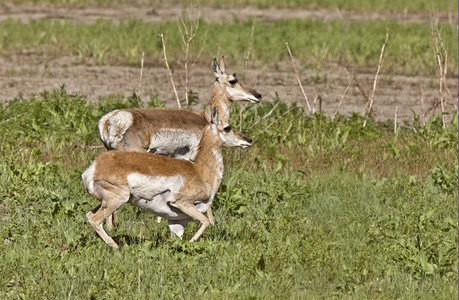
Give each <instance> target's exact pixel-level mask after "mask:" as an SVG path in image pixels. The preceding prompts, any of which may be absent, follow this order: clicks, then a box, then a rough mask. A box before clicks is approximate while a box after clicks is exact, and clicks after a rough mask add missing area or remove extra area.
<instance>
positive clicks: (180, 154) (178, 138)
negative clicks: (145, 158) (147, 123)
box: [149, 129, 201, 160]
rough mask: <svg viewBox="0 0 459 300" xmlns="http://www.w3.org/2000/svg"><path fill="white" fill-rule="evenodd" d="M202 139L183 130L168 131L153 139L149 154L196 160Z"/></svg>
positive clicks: (161, 132) (158, 133)
mask: <svg viewBox="0 0 459 300" xmlns="http://www.w3.org/2000/svg"><path fill="white" fill-rule="evenodd" d="M200 140H201V137H200V136H199V135H197V134H195V133H190V132H189V131H186V130H182V129H166V130H161V131H159V132H156V133H155V135H154V136H153V137H152V138H151V141H150V147H149V148H150V149H149V152H151V153H155V154H160V155H167V156H172V157H176V158H179V159H186V160H194V158H195V157H196V154H197V150H198V145H199V141H200Z"/></svg>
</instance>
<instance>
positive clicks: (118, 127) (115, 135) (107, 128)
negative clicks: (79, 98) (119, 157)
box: [98, 109, 134, 149]
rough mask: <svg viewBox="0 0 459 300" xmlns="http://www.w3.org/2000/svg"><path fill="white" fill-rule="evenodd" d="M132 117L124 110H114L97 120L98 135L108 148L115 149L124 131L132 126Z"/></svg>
mask: <svg viewBox="0 0 459 300" xmlns="http://www.w3.org/2000/svg"><path fill="white" fill-rule="evenodd" d="M133 121H134V117H133V116H132V114H131V113H130V112H128V111H125V110H119V109H117V110H114V111H111V112H109V113H107V114H106V115H104V116H103V117H102V118H101V119H100V120H99V126H98V127H99V135H100V139H101V140H102V142H103V143H104V144H105V145H106V146H108V147H109V148H110V149H117V148H118V144H119V143H120V142H121V141H122V139H123V137H124V134H125V133H126V131H127V130H128V129H129V128H130V127H131V126H132V123H133Z"/></svg>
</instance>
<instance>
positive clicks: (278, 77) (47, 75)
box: [0, 4, 458, 121]
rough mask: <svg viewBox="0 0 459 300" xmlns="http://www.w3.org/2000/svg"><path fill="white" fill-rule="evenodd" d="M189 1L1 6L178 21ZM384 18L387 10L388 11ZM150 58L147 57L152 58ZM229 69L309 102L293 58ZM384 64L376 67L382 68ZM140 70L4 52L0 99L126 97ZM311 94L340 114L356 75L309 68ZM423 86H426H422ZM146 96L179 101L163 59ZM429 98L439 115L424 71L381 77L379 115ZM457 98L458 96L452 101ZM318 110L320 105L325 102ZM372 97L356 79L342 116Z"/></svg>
mask: <svg viewBox="0 0 459 300" xmlns="http://www.w3.org/2000/svg"><path fill="white" fill-rule="evenodd" d="M199 9H200V11H201V16H203V17H204V19H206V20H208V21H223V20H225V21H230V19H231V18H234V16H235V15H236V16H237V17H238V18H239V19H241V18H251V17H257V18H262V19H267V20H269V19H270V18H272V19H273V20H274V19H281V18H286V17H298V18H304V17H311V16H312V17H316V18H322V19H327V18H348V19H349V20H352V19H355V18H360V19H364V18H380V17H381V16H380V15H378V14H367V15H362V16H358V15H356V14H352V13H346V12H339V11H335V12H330V11H322V10H317V11H307V10H304V11H303V10H298V9H297V10H291V9H283V10H282V9H281V10H279V9H256V8H244V9H237V10H236V9H229V10H224V9H218V8H212V7H204V8H203V7H200V8H199ZM183 10H184V7H181V6H180V5H178V6H177V5H167V4H161V5H158V6H155V7H145V6H142V5H139V4H138V5H134V6H126V5H125V6H115V7H113V8H110V7H99V8H94V7H80V8H76V9H71V10H69V9H66V8H65V7H64V8H63V7H52V8H50V7H49V6H36V5H19V6H17V5H6V4H3V5H0V21H2V20H5V19H6V18H8V17H12V18H18V19H21V20H23V21H27V20H30V19H39V18H57V19H66V20H73V21H76V22H90V21H93V20H95V19H96V18H100V17H102V18H109V19H112V20H115V21H116V20H120V19H122V18H134V17H135V18H142V19H145V20H147V21H160V20H164V19H167V18H169V19H173V20H176V19H177V17H178V16H179V15H180V13H181V12H182V11H183ZM383 17H384V16H383ZM392 17H395V18H401V20H407V21H410V22H417V21H422V20H426V21H427V22H428V19H426V18H425V16H421V15H414V16H413V15H409V16H397V15H396V14H394V15H392ZM146 59H147V58H146ZM205 59H206V58H201V62H200V63H199V64H198V65H196V66H195V67H194V68H193V69H192V70H191V80H190V84H189V86H190V87H191V90H192V91H194V92H196V93H198V95H199V102H200V103H199V104H197V105H196V106H195V109H200V108H201V105H202V104H204V103H206V101H207V99H209V96H210V91H211V87H212V84H213V81H214V79H213V75H212V73H211V71H210V62H211V58H210V57H209V58H208V63H206V62H205ZM227 65H228V67H227V68H228V70H229V71H231V72H237V73H238V75H239V77H242V79H243V81H244V82H246V83H247V84H248V85H250V86H252V87H254V88H255V89H256V90H257V91H259V92H260V93H261V94H262V95H263V99H264V101H272V100H274V99H275V98H276V97H277V96H278V97H279V98H280V100H281V101H285V102H297V103H298V104H299V105H301V106H303V107H306V105H305V100H304V97H303V94H302V92H301V90H300V88H299V86H298V83H297V80H296V77H295V74H294V72H293V70H292V68H291V65H290V63H289V62H278V63H277V64H275V65H274V64H273V65H265V66H262V65H256V63H253V64H251V65H249V67H248V69H247V70H243V69H242V62H231V61H230V62H227ZM375 69H376V67H375ZM139 74H140V68H139V67H136V66H125V65H104V66H99V65H96V64H93V63H91V62H90V60H89V59H86V58H85V59H82V58H81V57H66V56H63V57H58V58H49V57H43V56H35V55H25V54H20V55H16V56H13V57H7V58H5V57H3V58H0V101H5V100H9V99H13V98H14V97H16V96H17V95H18V94H22V95H24V96H25V97H29V96H30V95H32V94H38V93H40V92H42V91H44V90H53V89H59V88H60V87H61V86H62V85H65V88H66V90H67V91H68V92H69V93H71V94H80V95H84V96H85V97H87V99H88V100H89V101H97V100H98V99H99V98H100V97H105V96H108V95H112V94H119V95H123V96H129V95H131V94H132V93H133V92H134V90H135V89H136V88H137V87H138V83H139ZM300 78H301V81H302V83H303V87H304V89H305V92H306V95H307V96H308V99H309V101H310V103H311V104H312V102H313V100H314V98H315V97H316V96H320V99H321V100H322V103H321V104H322V110H324V111H325V112H326V113H328V114H333V113H334V112H335V111H336V110H337V106H338V103H339V101H340V99H341V98H342V97H343V93H344V91H345V90H346V87H347V85H348V84H349V82H350V79H351V76H350V74H349V73H348V72H347V71H346V69H344V68H343V67H339V66H336V65H328V66H325V67H324V68H323V69H322V70H321V71H320V72H319V73H317V72H315V71H310V70H304V71H302V72H301V73H300ZM174 79H175V81H176V84H177V87H178V89H179V92H180V93H181V98H184V94H183V93H184V88H183V86H184V71H183V69H181V68H175V69H174ZM357 79H358V81H359V83H360V85H361V86H362V87H363V88H364V89H365V92H366V93H367V94H369V93H370V90H371V88H372V86H373V80H374V73H366V74H357ZM421 87H422V92H421ZM448 87H449V88H450V91H451V94H452V95H451V96H452V98H451V99H450V100H449V102H448V103H447V105H446V108H447V111H449V112H454V111H457V102H456V99H457V94H458V93H457V82H456V79H455V78H451V79H449V80H448ZM141 94H142V96H143V98H144V99H145V100H147V99H148V96H149V95H154V94H158V96H159V99H160V100H161V101H163V102H165V103H166V105H167V106H168V107H176V106H177V104H176V100H175V96H174V94H173V90H172V88H171V84H170V81H169V76H168V73H167V70H166V68H165V67H163V63H162V62H154V64H151V63H150V65H149V66H147V67H145V69H144V74H143V79H142V89H141ZM421 96H422V98H423V103H424V111H425V112H426V116H427V117H429V116H431V115H432V114H433V113H438V112H439V111H440V107H439V106H438V103H439V101H438V99H439V96H438V79H437V78H434V77H422V76H411V77H408V76H398V75H397V76H395V75H390V74H383V75H382V76H381V80H380V81H379V83H378V86H377V89H376V93H375V102H374V105H373V109H374V111H375V114H376V116H377V118H378V119H379V120H386V119H393V118H394V114H395V109H396V107H397V109H398V119H399V120H408V121H409V120H412V119H413V113H412V111H414V112H416V113H417V114H420V113H421V111H422V109H421ZM452 99H454V100H452ZM317 108H318V107H317ZM363 111H364V100H363V96H362V94H361V92H360V91H359V90H358V88H357V87H356V86H355V84H354V83H352V84H351V86H350V88H349V90H348V91H347V93H346V94H345V95H344V97H343V101H342V104H341V106H340V108H339V112H340V113H341V114H347V113H350V112H357V113H362V112H363Z"/></svg>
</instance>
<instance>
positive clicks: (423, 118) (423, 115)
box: [419, 83, 426, 126]
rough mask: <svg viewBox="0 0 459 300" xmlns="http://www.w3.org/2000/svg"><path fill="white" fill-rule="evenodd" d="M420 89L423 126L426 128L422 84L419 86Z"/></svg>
mask: <svg viewBox="0 0 459 300" xmlns="http://www.w3.org/2000/svg"><path fill="white" fill-rule="evenodd" d="M419 88H420V89H421V126H425V125H426V120H425V112H424V85H423V84H422V83H421V84H420V85H419Z"/></svg>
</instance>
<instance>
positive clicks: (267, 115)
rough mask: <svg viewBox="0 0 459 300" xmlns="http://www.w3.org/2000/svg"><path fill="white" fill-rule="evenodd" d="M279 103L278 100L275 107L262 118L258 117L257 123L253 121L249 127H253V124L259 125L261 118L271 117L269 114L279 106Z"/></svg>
mask: <svg viewBox="0 0 459 300" xmlns="http://www.w3.org/2000/svg"><path fill="white" fill-rule="evenodd" d="M279 103H280V102H277V103H276V105H274V107H273V108H272V109H271V110H270V111H269V112H268V113H267V114H266V115H264V116H263V117H261V118H260V119H258V120H257V121H256V122H255V123H253V124H252V125H251V126H250V127H249V129H251V128H252V127H253V126H255V125H257V124H258V122H260V121H261V120H263V119H266V118H267V117H269V116H270V115H271V114H272V113H273V112H274V110H275V109H276V108H277V106H278V105H279Z"/></svg>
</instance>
